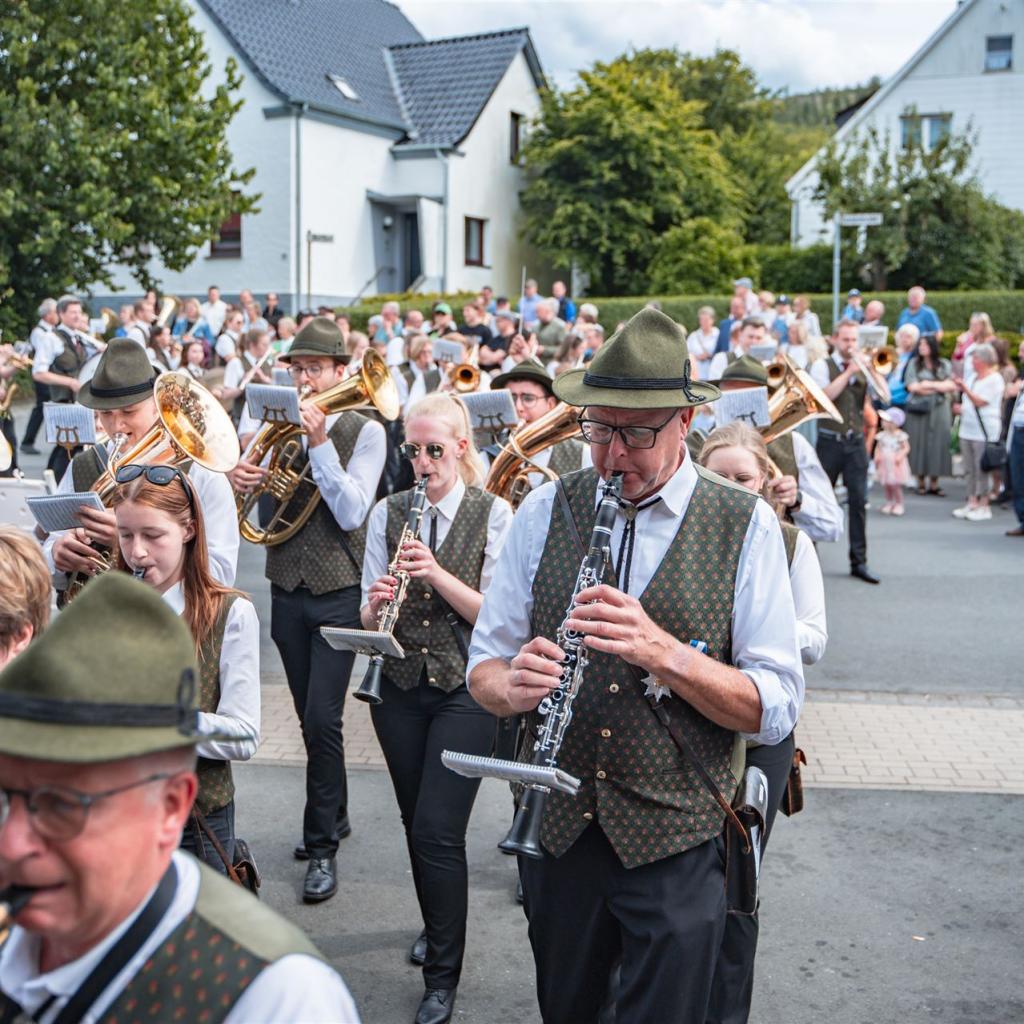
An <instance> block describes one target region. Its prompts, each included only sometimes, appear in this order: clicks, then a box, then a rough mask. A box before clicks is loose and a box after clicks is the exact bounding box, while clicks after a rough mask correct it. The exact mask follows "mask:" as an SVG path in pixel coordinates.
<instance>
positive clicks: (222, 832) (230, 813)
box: [181, 800, 235, 875]
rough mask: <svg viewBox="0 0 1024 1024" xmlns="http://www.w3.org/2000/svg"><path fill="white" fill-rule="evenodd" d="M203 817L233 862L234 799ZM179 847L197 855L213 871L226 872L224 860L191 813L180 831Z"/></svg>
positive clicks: (223, 873) (224, 873)
mask: <svg viewBox="0 0 1024 1024" xmlns="http://www.w3.org/2000/svg"><path fill="white" fill-rule="evenodd" d="M203 818H204V819H205V821H206V824H207V826H208V827H209V829H210V831H211V832H212V833H213V834H214V835H215V836H216V837H217V839H218V840H219V841H220V845H221V846H223V847H224V852H225V853H226V854H227V856H228V860H230V861H231V862H232V863H234V860H235V801H234V800H232V801H230V802H229V803H228V804H226V805H225V806H224V807H221V808H220V809H219V810H216V811H210V813H209V814H204V815H203ZM181 848H182V849H183V850H187V851H188V852H189V853H191V854H193V855H194V856H196V857H198V858H199V859H200V860H201V861H204V862H205V863H207V864H209V865H210V867H211V868H213V869H214V870H215V871H219V872H220V873H221V874H222V875H226V874H227V873H228V869H227V868H226V867H225V865H224V861H223V860H221V856H220V854H219V853H218V852H217V850H216V848H215V847H214V845H213V843H211V842H210V839H209V837H208V836H207V835H206V833H205V832H204V831H203V830H202V829H201V828H200V827H199V824H198V823H197V822H196V819H195V817H194V816H193V815H189V819H188V824H186V825H185V828H184V830H183V831H182V833H181Z"/></svg>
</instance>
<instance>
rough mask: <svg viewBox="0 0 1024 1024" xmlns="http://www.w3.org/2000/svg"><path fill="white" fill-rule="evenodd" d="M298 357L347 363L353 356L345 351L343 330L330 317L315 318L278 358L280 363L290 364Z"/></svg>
mask: <svg viewBox="0 0 1024 1024" xmlns="http://www.w3.org/2000/svg"><path fill="white" fill-rule="evenodd" d="M296 356H322V357H325V358H327V359H334V360H335V361H336V362H339V363H347V362H348V361H349V359H351V356H350V355H349V353H348V352H346V351H345V338H344V336H343V335H342V333H341V328H340V327H339V326H338V325H337V324H336V323H335V322H334V321H333V320H332V319H331V318H330V317H329V316H315V317H313V319H312V320H310V321H309V323H308V324H306V325H304V326H303V328H302V330H301V331H299V333H298V334H296V335H295V338H294V340H293V341H292V343H291V347H290V348H289V349H288V351H287V352H284V353H282V354H281V355H279V356H278V357H277V361H278V362H279V363H290V362H291V361H292V360H293V359H294V358H295V357H296Z"/></svg>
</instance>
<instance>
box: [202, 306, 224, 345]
mask: <svg viewBox="0 0 1024 1024" xmlns="http://www.w3.org/2000/svg"><path fill="white" fill-rule="evenodd" d="M199 313H200V315H201V316H202V318H203V319H204V320H205V321H206V323H207V324H208V325H209V328H210V331H211V332H212V333H213V336H214V337H215V338H216V337H217V335H218V334H220V329H221V328H222V327H223V326H224V318H225V317H226V316H227V315H228V305H227V303H226V302H225V301H224V300H223V299H218V300H217V301H216V302H203V303H201V304H200V306H199Z"/></svg>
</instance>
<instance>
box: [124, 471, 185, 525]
mask: <svg viewBox="0 0 1024 1024" xmlns="http://www.w3.org/2000/svg"><path fill="white" fill-rule="evenodd" d="M140 476H144V477H145V478H146V479H147V480H148V481H149V483H151V484H156V486H157V487H166V486H167V485H168V484H169V483H170V482H171V481H172V480H178V481H180V482H181V486H182V488H183V489H184V491H185V497H186V498H188V507H189V510H190V511H191V513H192V515H193V516H195V514H196V503H195V499H194V498H193V497H192V485H191V484H190V483H189V481H188V477H187V476H185V474H184V473H183V472H182V471H181V470H180V469H178V467H177V466H140V465H138V463H134V462H133V463H130V464H129V465H127V466H118V467H117V471H116V472H115V473H114V480H116V481H117V483H119V484H130V483H131V482H132V481H133V480H138V479H139V477H140Z"/></svg>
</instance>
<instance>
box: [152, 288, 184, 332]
mask: <svg viewBox="0 0 1024 1024" xmlns="http://www.w3.org/2000/svg"><path fill="white" fill-rule="evenodd" d="M179 309H181V299H179V298H178V297H177V295H165V296H164V297H163V298H162V299H161V300H160V312H159V313H157V315H156V320H155V321H154V324H155V326H157V327H173V326H174V321H175V319H177V316H178V310H179Z"/></svg>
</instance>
